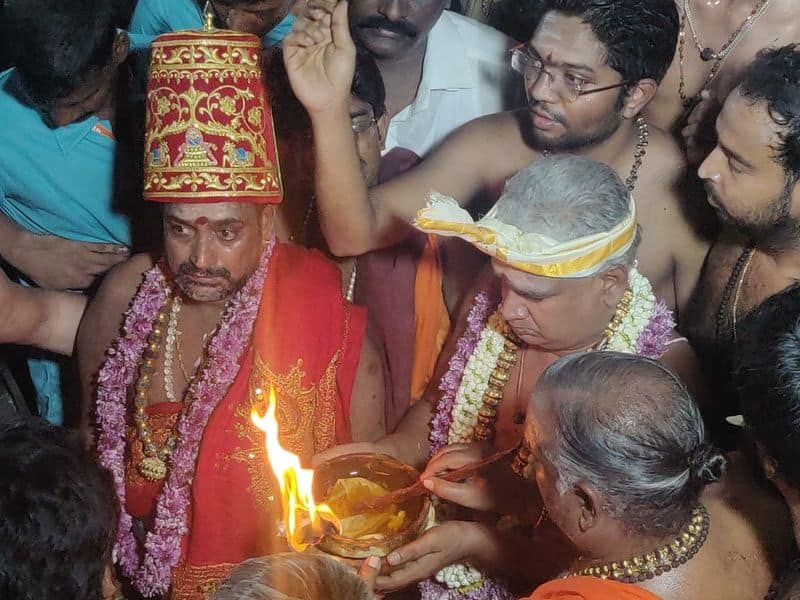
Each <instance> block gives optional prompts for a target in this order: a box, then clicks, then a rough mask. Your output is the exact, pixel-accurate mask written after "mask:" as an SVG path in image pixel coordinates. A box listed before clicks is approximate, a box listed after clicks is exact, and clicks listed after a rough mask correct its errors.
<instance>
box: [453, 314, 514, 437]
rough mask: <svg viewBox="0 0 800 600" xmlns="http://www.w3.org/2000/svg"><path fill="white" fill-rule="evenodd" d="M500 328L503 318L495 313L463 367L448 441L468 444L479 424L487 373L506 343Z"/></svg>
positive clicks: (487, 382) (493, 367)
mask: <svg viewBox="0 0 800 600" xmlns="http://www.w3.org/2000/svg"><path fill="white" fill-rule="evenodd" d="M502 331H503V318H502V317H501V316H500V315H499V314H498V313H494V314H493V315H492V316H491V317H489V322H488V323H487V325H486V327H484V329H483V331H482V332H481V337H480V339H479V340H478V345H477V346H476V347H475V351H474V352H473V353H472V356H470V357H469V360H468V361H467V365H466V367H464V375H463V377H462V378H461V385H460V386H459V388H458V392H456V398H455V404H454V405H453V415H452V424H451V425H450V431H449V432H448V436H447V442H448V443H449V444H459V443H469V442H471V441H472V440H473V435H474V433H475V428H476V427H477V425H478V411H480V409H481V407H482V406H483V395H484V394H485V393H486V390H487V389H488V388H489V376H490V375H491V374H492V371H494V369H495V367H496V366H497V359H498V357H499V356H500V352H502V351H503V347H504V345H505V341H506V338H505V336H504V335H503V334H502V333H501V332H502Z"/></svg>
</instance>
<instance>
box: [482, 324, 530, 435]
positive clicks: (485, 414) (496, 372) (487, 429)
mask: <svg viewBox="0 0 800 600" xmlns="http://www.w3.org/2000/svg"><path fill="white" fill-rule="evenodd" d="M503 328H504V331H503V336H504V337H505V341H504V342H503V349H502V350H501V351H500V354H499V355H498V357H497V363H496V364H495V366H494V369H493V370H492V373H491V375H489V385H488V386H487V387H486V391H485V392H484V393H483V404H482V405H481V408H480V410H479V411H478V424H477V427H476V428H475V438H476V439H479V440H488V439H490V438H492V437H493V436H494V421H495V419H496V418H497V407H498V405H499V404H500V402H501V401H502V400H503V392H504V390H505V387H506V384H507V383H508V372H509V371H510V370H511V367H513V366H514V364H515V363H516V362H517V356H518V353H519V347H520V345H521V344H522V341H521V340H520V339H519V338H518V337H517V335H516V334H515V333H514V332H513V331H512V330H511V328H510V327H509V326H508V323H506V322H505V321H503Z"/></svg>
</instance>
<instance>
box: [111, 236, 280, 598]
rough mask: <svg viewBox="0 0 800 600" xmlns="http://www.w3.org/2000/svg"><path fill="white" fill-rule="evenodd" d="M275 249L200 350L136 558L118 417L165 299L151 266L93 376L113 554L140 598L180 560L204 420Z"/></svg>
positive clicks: (251, 318)
mask: <svg viewBox="0 0 800 600" xmlns="http://www.w3.org/2000/svg"><path fill="white" fill-rule="evenodd" d="M274 247H275V240H274V239H273V240H271V241H270V242H269V244H268V245H267V247H266V248H265V249H264V252H263V253H262V255H261V258H260V260H259V265H258V267H257V269H256V271H255V272H254V273H253V274H252V275H251V276H250V278H249V279H248V281H247V283H246V284H245V285H244V287H243V288H242V289H241V290H239V291H238V292H237V293H236V294H235V295H234V297H233V298H232V299H231V300H230V302H229V303H228V306H227V307H226V309H225V312H224V314H223V316H222V320H221V322H220V324H219V327H218V328H217V330H216V333H215V334H214V335H213V336H212V338H211V340H210V341H209V343H208V346H207V347H206V359H205V361H204V365H207V366H206V368H204V369H202V371H201V372H200V373H199V375H198V376H197V377H196V378H195V379H194V381H192V383H191V385H190V387H189V390H188V392H187V395H188V397H189V398H191V399H192V401H191V402H188V403H187V404H186V405H185V406H184V409H183V412H182V413H181V415H180V417H179V418H178V423H177V434H178V436H177V439H178V441H177V444H176V446H175V450H174V451H173V453H172V458H171V468H170V472H169V476H168V478H167V481H166V482H165V484H164V487H163V489H162V491H161V494H160V495H159V498H158V502H157V504H156V516H155V522H154V525H153V530H152V531H150V532H148V533H147V535H146V538H145V542H144V550H145V552H144V557H143V558H142V557H140V556H139V551H138V547H137V542H136V538H135V537H134V534H133V519H132V517H131V515H130V514H129V513H128V511H127V510H126V509H125V463H124V460H125V415H126V412H127V397H128V393H127V392H128V388H129V387H130V385H131V384H132V383H133V381H134V378H135V377H136V373H137V371H138V365H139V361H140V360H141V357H142V354H143V352H144V349H145V346H146V345H147V338H148V336H149V335H150V332H151V331H152V328H153V320H154V319H155V316H156V314H157V313H158V310H159V309H160V308H161V306H162V305H163V304H164V302H165V300H166V298H167V293H168V291H167V290H168V284H167V282H166V280H165V278H164V275H163V273H162V272H161V269H160V268H159V267H158V266H155V267H153V268H152V269H150V270H149V271H147V273H146V274H145V276H144V281H143V282H142V285H141V286H140V287H139V290H138V292H137V293H136V296H134V298H133V302H132V303H131V307H130V309H129V310H128V312H127V313H126V314H125V324H124V329H123V331H124V333H123V335H122V336H120V337H119V338H118V339H117V340H116V341H115V342H114V344H113V345H112V347H111V348H110V349H109V350H108V353H107V358H106V362H105V364H104V365H103V367H102V368H101V369H100V372H99V374H98V378H97V380H98V385H97V424H98V429H99V439H98V444H97V447H98V452H99V454H100V463H101V464H102V465H103V466H104V467H106V468H107V469H108V470H109V471H111V473H112V475H113V476H114V484H115V488H116V492H117V497H118V499H119V504H120V518H119V532H118V534H117V543H116V546H115V552H116V555H117V557H118V561H119V564H120V566H121V568H122V572H123V573H124V574H125V576H126V577H128V578H129V579H130V580H131V582H132V583H133V585H134V587H135V588H136V589H137V590H138V591H139V592H140V593H141V594H143V595H144V596H147V597H151V596H155V595H156V594H164V593H166V592H167V591H168V590H169V586H170V583H171V575H172V568H173V567H174V566H175V565H176V564H177V563H178V561H179V560H180V557H181V540H182V538H183V536H184V535H185V534H186V532H187V531H188V525H187V522H186V521H187V512H188V508H189V503H190V501H191V486H192V479H193V477H194V470H195V466H196V462H197V455H198V451H199V448H200V441H201V439H202V437H203V432H204V431H205V427H206V424H207V423H208V419H209V417H210V416H211V413H212V412H213V411H214V409H215V408H216V407H217V405H218V404H219V402H220V401H221V400H222V398H223V397H224V396H225V394H226V393H227V391H228V388H229V387H230V385H231V384H232V383H233V380H234V379H235V378H236V375H237V373H238V372H239V359H240V358H241V356H242V354H243V352H244V350H245V347H246V345H247V343H248V341H249V339H250V335H251V333H252V330H253V323H254V322H255V318H256V315H257V314H258V307H259V303H260V300H261V290H262V288H263V287H264V280H265V279H266V275H267V269H268V266H269V259H270V257H271V256H272V250H273V248H274ZM232 359H235V360H232Z"/></svg>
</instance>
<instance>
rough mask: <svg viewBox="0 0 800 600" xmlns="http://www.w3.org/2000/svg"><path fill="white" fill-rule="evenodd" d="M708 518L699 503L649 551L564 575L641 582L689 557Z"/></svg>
mask: <svg viewBox="0 0 800 600" xmlns="http://www.w3.org/2000/svg"><path fill="white" fill-rule="evenodd" d="M710 523H711V518H710V517H709V515H708V510H706V507H705V506H703V505H702V504H700V505H698V506H697V507H696V508H695V509H694V510H693V511H692V518H691V520H690V521H689V525H687V526H686V528H685V529H684V530H683V531H681V533H679V534H678V536H677V537H676V538H675V539H674V540H673V541H672V542H670V543H669V544H666V545H664V546H662V547H661V548H658V549H657V550H654V551H652V552H647V553H645V554H640V555H638V556H634V557H632V558H628V559H625V560H622V561H615V562H612V563H607V564H604V565H600V566H598V567H586V568H585V569H580V570H578V571H572V572H569V573H567V574H566V575H564V577H599V578H600V579H613V580H615V581H622V582H625V583H641V582H642V581H645V580H647V579H653V578H654V577H658V576H659V575H663V574H664V573H666V572H667V571H671V570H672V569H676V568H678V567H680V566H681V565H682V564H684V563H686V562H687V561H688V560H690V559H691V558H692V557H693V556H694V555H695V554H697V552H698V551H699V550H700V548H701V547H702V546H703V544H704V543H705V541H706V538H707V537H708V528H709V525H710Z"/></svg>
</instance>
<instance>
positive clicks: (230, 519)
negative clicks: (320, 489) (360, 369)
mask: <svg viewBox="0 0 800 600" xmlns="http://www.w3.org/2000/svg"><path fill="white" fill-rule="evenodd" d="M365 320H366V314H365V311H364V310H363V309H360V308H356V307H354V306H352V305H350V304H349V303H347V302H345V301H344V300H343V299H342V292H341V278H340V275H339V270H338V268H337V267H336V266H335V265H334V264H333V263H331V262H330V261H328V260H327V259H325V258H324V257H323V256H322V255H321V254H319V253H318V252H316V251H311V250H306V249H304V248H300V247H296V246H290V245H283V244H278V245H276V247H275V250H274V251H273V255H272V258H271V260H270V265H269V271H268V273H267V279H266V282H265V284H264V291H263V295H262V300H261V304H260V308H259V313H258V316H257V318H256V321H255V324H254V327H253V336H252V340H251V344H250V347H249V349H248V350H247V351H246V353H245V356H244V357H243V358H242V359H241V360H240V365H241V366H240V369H239V373H238V375H237V377H236V379H235V381H234V382H233V384H232V385H231V387H230V389H229V390H228V393H227V394H226V396H225V397H224V398H223V399H222V401H221V402H220V403H219V405H218V406H217V408H216V409H215V411H214V412H213V414H212V415H211V418H210V419H209V421H208V425H207V426H206V429H205V431H204V433H203V440H202V442H201V444H200V450H199V455H198V458H197V467H196V470H195V476H194V481H193V483H192V505H191V507H190V511H189V518H188V525H189V532H188V533H187V534H186V536H184V539H183V556H182V558H181V562H180V563H179V564H178V566H177V567H175V569H173V572H172V591H171V594H170V597H171V598H173V599H195V598H196V599H200V598H205V597H206V595H207V594H208V593H209V592H210V591H213V590H214V589H215V588H216V586H217V584H218V583H219V581H220V580H221V579H222V578H224V577H225V576H226V575H227V574H228V572H229V571H230V569H232V568H233V567H234V566H235V565H236V564H238V563H239V562H241V561H242V560H245V559H247V558H250V557H253V556H259V555H263V554H268V553H272V552H276V551H280V550H285V541H284V540H283V539H282V538H280V537H278V535H277V531H276V524H277V523H278V521H279V520H280V518H281V507H280V494H279V493H275V492H276V487H277V484H276V482H275V481H273V477H272V475H271V472H270V471H269V466H268V465H267V464H266V456H265V450H264V435H263V433H262V432H261V431H259V430H258V429H256V428H255V426H254V425H253V424H252V423H251V422H250V410H251V394H250V390H251V389H252V388H253V387H255V386H260V387H264V388H267V387H269V385H272V386H274V387H275V390H276V393H277V397H278V411H277V418H278V422H279V426H280V430H281V443H282V444H283V446H284V447H285V448H287V449H289V450H291V451H292V452H294V453H296V454H298V455H299V456H300V457H301V459H302V460H304V461H305V462H306V463H308V461H310V459H311V457H312V456H313V455H314V454H316V453H318V452H320V451H322V450H324V449H326V448H329V447H331V446H333V445H335V444H338V443H345V442H348V441H350V427H349V410H350V395H351V392H352V389H353V383H354V380H355V374H356V369H357V366H358V362H359V357H360V353H361V342H362V339H363V334H364V328H365ZM231 360H236V357H231ZM150 409H151V411H153V412H160V411H161V405H154V406H153V407H150ZM156 421H157V419H156V420H154V421H153V424H154V425H155V424H156ZM168 422H169V421H166V423H168ZM173 422H174V419H173ZM154 433H155V432H154ZM129 439H131V438H129ZM129 449H130V450H131V452H130V454H132V455H133V458H134V460H135V459H136V455H137V454H138V451H137V450H140V449H139V448H138V442H133V445H132V446H131V445H129ZM126 484H127V498H128V501H127V502H126V503H127V505H128V508H129V511H130V512H131V514H132V516H133V517H134V518H139V519H143V520H144V521H145V523H146V524H147V525H148V526H150V525H151V523H152V516H153V511H154V508H155V502H156V498H157V496H158V493H159V492H160V488H161V485H160V484H159V485H154V484H149V485H148V484H147V482H144V481H143V480H141V479H140V478H139V477H138V473H136V468H135V466H133V465H130V466H129V467H127V468H126ZM144 507H148V508H149V510H147V511H146V512H145V511H144ZM134 509H138V510H134Z"/></svg>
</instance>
